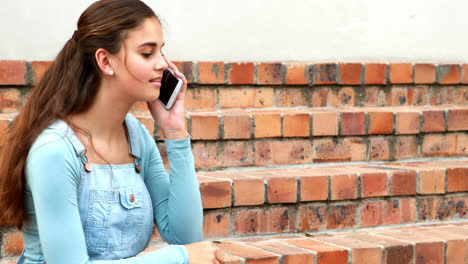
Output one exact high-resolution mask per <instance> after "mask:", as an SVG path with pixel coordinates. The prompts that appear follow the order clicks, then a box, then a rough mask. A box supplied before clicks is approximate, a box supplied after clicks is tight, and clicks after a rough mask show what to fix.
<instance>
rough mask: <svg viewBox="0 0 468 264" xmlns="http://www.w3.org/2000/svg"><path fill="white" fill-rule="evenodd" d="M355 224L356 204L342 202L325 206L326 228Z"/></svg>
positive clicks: (352, 225) (345, 226)
mask: <svg viewBox="0 0 468 264" xmlns="http://www.w3.org/2000/svg"><path fill="white" fill-rule="evenodd" d="M355 225H356V205H355V204H342V205H329V206H328V207H327V228H328V229H337V228H349V227H354V226H355Z"/></svg>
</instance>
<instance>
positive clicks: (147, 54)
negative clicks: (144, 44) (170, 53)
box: [141, 53, 153, 58]
mask: <svg viewBox="0 0 468 264" xmlns="http://www.w3.org/2000/svg"><path fill="white" fill-rule="evenodd" d="M141 55H142V56H143V57H145V58H150V57H151V56H153V53H142V54H141Z"/></svg>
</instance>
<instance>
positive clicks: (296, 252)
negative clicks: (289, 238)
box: [249, 240, 314, 264]
mask: <svg viewBox="0 0 468 264" xmlns="http://www.w3.org/2000/svg"><path fill="white" fill-rule="evenodd" d="M249 244H251V245H253V246H255V247H257V248H261V249H264V250H267V251H270V252H273V253H275V254H278V255H281V256H282V263H283V264H297V263H313V262H314V253H312V252H310V251H307V250H303V249H300V248H297V247H292V246H289V245H286V244H284V243H280V242H276V241H271V240H267V241H260V242H253V243H249Z"/></svg>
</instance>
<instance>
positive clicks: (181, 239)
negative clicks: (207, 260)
mask: <svg viewBox="0 0 468 264" xmlns="http://www.w3.org/2000/svg"><path fill="white" fill-rule="evenodd" d="M140 129H142V130H143V131H142V132H141V133H142V134H144V135H145V136H144V137H141V138H142V139H143V144H141V145H142V146H145V147H144V148H145V149H147V150H149V151H147V152H148V153H146V154H145V153H144V154H143V155H144V156H143V157H142V160H147V161H148V163H147V164H144V173H145V184H146V186H147V188H148V190H149V193H150V195H151V200H152V203H153V212H154V219H155V222H156V226H157V228H158V231H159V233H160V234H161V236H162V237H163V238H164V240H166V241H167V242H168V243H170V244H178V245H183V244H189V243H194V242H199V241H202V240H203V206H202V202H201V195H200V186H199V184H198V180H197V176H196V172H195V165H194V158H193V153H192V149H191V146H190V138H186V139H181V140H167V139H166V140H165V144H166V150H167V156H168V160H169V163H170V170H169V175H168V174H167V172H166V169H165V168H164V165H163V161H162V159H161V156H160V153H159V151H158V148H157V147H156V143H155V141H154V139H153V138H152V137H151V136H150V135H149V133H148V131H147V130H146V129H145V128H144V127H143V126H142V125H140ZM145 152H146V151H145ZM145 155H148V156H147V157H145Z"/></svg>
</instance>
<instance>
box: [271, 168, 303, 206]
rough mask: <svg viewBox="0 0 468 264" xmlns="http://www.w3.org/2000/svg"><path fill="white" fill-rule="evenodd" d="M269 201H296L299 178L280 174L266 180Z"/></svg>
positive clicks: (272, 202)
mask: <svg viewBox="0 0 468 264" xmlns="http://www.w3.org/2000/svg"><path fill="white" fill-rule="evenodd" d="M266 184H267V197H268V203H270V204H274V203H294V202H296V201H297V179H296V178H292V177H288V176H280V175H278V177H272V178H269V179H267V180H266Z"/></svg>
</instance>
